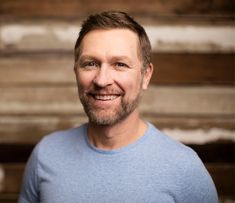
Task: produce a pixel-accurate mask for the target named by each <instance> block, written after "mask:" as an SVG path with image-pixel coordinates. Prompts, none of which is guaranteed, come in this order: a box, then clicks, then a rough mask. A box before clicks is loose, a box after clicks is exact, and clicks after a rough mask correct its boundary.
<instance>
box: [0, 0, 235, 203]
mask: <svg viewBox="0 0 235 203" xmlns="http://www.w3.org/2000/svg"><path fill="white" fill-rule="evenodd" d="M102 10H123V11H126V12H128V13H130V14H131V15H132V16H134V17H135V18H136V19H137V20H138V21H139V22H141V23H142V24H143V25H144V27H145V28H146V30H147V32H148V34H149V36H150V40H151V43H152V46H153V63H154V65H155V72H154V76H153V78H152V81H151V87H150V89H149V91H147V92H146V94H145V95H144V98H143V101H142V103H141V113H142V115H143V117H144V118H145V119H147V120H149V121H151V122H153V123H154V124H155V125H156V126H157V127H158V128H160V129H161V130H163V131H164V132H166V133H167V134H168V135H170V136H172V137H173V138H174V139H177V140H179V141H181V142H183V143H185V144H187V145H189V146H191V147H192V148H193V149H194V150H195V151H196V152H197V153H198V154H199V156H200V157H201V158H202V160H203V161H204V163H205V164H206V167H207V168H208V170H209V172H210V173H211V175H212V177H213V179H214V181H215V184H216V187H217V190H218V193H219V196H220V201H221V202H227V203H230V202H235V148H234V146H235V145H234V144H235V88H234V87H235V58H234V57H235V56H234V53H235V26H234V25H235V23H234V22H235V21H234V13H235V5H234V1H233V0H204V1H202V0H178V1H173V0H161V1H160V0H145V1H141V0H135V1H134V0H125V1H124V0H119V1H117V0H102V1H101V0H93V1H91V0H86V1H85V0H67V1H65V0H33V1H27V0H0V202H4V203H8V202H9V203H10V202H16V199H17V196H18V192H19V188H20V184H21V178H22V172H23V168H24V165H25V162H26V160H27V158H28V156H29V154H30V152H31V150H32V148H33V147H34V145H35V144H36V143H37V142H38V141H39V140H40V139H41V138H42V137H43V136H44V135H46V134H48V133H50V132H52V131H55V130H59V129H65V128H69V127H73V126H77V125H79V124H81V123H83V122H85V121H86V117H85V115H84V113H83V110H82V107H81V105H80V103H79V102H78V97H77V92H76V91H77V90H76V84H75V77H74V75H73V46H74V42H75V40H76V37H77V35H78V31H79V26H80V24H81V20H82V19H83V18H84V17H85V16H87V15H88V14H91V13H94V12H99V11H102ZM176 156H177V155H176Z"/></svg>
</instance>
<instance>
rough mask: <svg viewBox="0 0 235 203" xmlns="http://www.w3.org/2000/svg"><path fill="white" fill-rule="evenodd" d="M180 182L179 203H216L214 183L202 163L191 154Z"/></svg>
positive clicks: (194, 154)
mask: <svg viewBox="0 0 235 203" xmlns="http://www.w3.org/2000/svg"><path fill="white" fill-rule="evenodd" d="M183 177H184V179H183V180H182V181H181V188H182V194H180V200H179V202H185V203H186V202H187V203H188V202H190V203H198V202H200V203H218V196H217V191H216V188H215V185H214V182H213V180H212V178H211V176H210V174H209V173H208V171H207V170H206V168H205V166H204V165H203V163H202V161H201V160H200V159H199V157H198V156H197V155H196V153H194V152H193V158H192V161H191V162H190V163H187V164H186V167H185V170H184V176H183Z"/></svg>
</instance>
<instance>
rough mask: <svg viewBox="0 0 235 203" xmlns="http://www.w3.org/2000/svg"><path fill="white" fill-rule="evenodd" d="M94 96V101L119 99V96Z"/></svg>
mask: <svg viewBox="0 0 235 203" xmlns="http://www.w3.org/2000/svg"><path fill="white" fill-rule="evenodd" d="M92 96H93V98H94V99H96V100H102V101H111V100H114V99H116V98H118V97H119V96H118V95H98V94H94V95H92Z"/></svg>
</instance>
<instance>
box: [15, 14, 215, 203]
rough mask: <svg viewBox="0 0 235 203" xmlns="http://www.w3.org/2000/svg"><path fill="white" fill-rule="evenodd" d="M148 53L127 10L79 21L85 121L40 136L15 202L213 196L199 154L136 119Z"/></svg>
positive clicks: (162, 201) (208, 202)
mask: <svg viewBox="0 0 235 203" xmlns="http://www.w3.org/2000/svg"><path fill="white" fill-rule="evenodd" d="M150 53H151V46H150V43H149V39H148V37H147V35H146V33H145V31H144V29H143V27H142V26H140V25H139V24H138V23H137V22H136V21H134V20H133V19H132V18H131V17H129V16H128V15H127V14H126V13H123V12H103V13H100V14H96V15H92V16H90V17H89V18H88V19H87V20H86V21H85V22H84V23H83V25H82V29H81V31H80V34H79V38H78V40H77V42H76V45H75V66H74V71H75V74H76V79H77V85H78V92H79V97H80V100H81V102H82V104H83V106H84V110H85V112H86V114H87V116H88V118H89V122H88V123H87V124H84V125H82V126H80V127H78V128H73V129H69V130H66V131H60V132H55V133H53V134H51V135H49V136H46V137H45V138H44V139H42V141H40V143H39V144H38V145H37V146H36V148H35V149H34V151H33V153H32V155H31V157H30V159H29V161H28V164H27V167H26V171H25V177H24V181H23V186H22V191H21V194H20V198H19V202H20V203H34V202H41V203H65V202H66V203H67V202H102V203H103V202H109V203H111V202H131V203H132V202H157V203H158V202H159V203H168V202H178V203H183V202H185V203H186V202H188V203H203V202H205V203H216V202H218V199H217V193H216V189H215V186H214V184H213V181H212V179H211V177H210V176H209V174H208V172H207V171H206V169H205V167H204V166H203V164H202V162H201V161H200V159H199V158H198V156H197V155H196V153H195V152H193V151H192V150H191V149H190V148H188V147H186V146H184V145H182V144H180V143H178V142H176V141H173V140H172V139H170V138H169V137H167V136H166V135H164V134H162V133H161V132H160V131H158V130H157V129H156V128H155V127H154V126H153V125H152V124H150V123H148V122H145V121H143V120H142V119H141V118H140V115H139V110H138V103H139V100H140V97H141V94H142V92H143V91H144V90H146V89H147V87H148V84H149V81H150V78H151V75H152V72H153V65H152V63H151V61H150Z"/></svg>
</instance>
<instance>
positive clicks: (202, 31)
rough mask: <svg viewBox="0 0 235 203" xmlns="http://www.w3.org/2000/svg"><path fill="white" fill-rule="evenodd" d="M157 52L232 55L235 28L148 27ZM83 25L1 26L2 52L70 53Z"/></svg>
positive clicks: (221, 26) (69, 23)
mask: <svg viewBox="0 0 235 203" xmlns="http://www.w3.org/2000/svg"><path fill="white" fill-rule="evenodd" d="M144 27H145V29H146V32H147V34H148V36H149V39H150V42H151V44H152V47H153V51H154V52H173V53H174V52H190V53H191V52H199V53H211V52H214V53H215V52H222V53H230V52H234V51H235V41H234V35H235V28H234V25H217V26H211V25H174V26H170V25H155V26H153V25H152V26H147V25H145V24H144ZM79 28H80V22H74V23H71V22H67V23H66V22H54V21H52V22H47V21H42V22H39V23H32V22H31V23H15V22H14V23H9V24H1V25H0V50H5V51H11V50H12V51H14V50H17V51H35V50H37V51H38V50H39V51H40V50H60V51H61V50H67V51H68V50H69V51H71V50H72V49H73V47H74V44H75V41H76V39H77V36H78V32H79Z"/></svg>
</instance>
